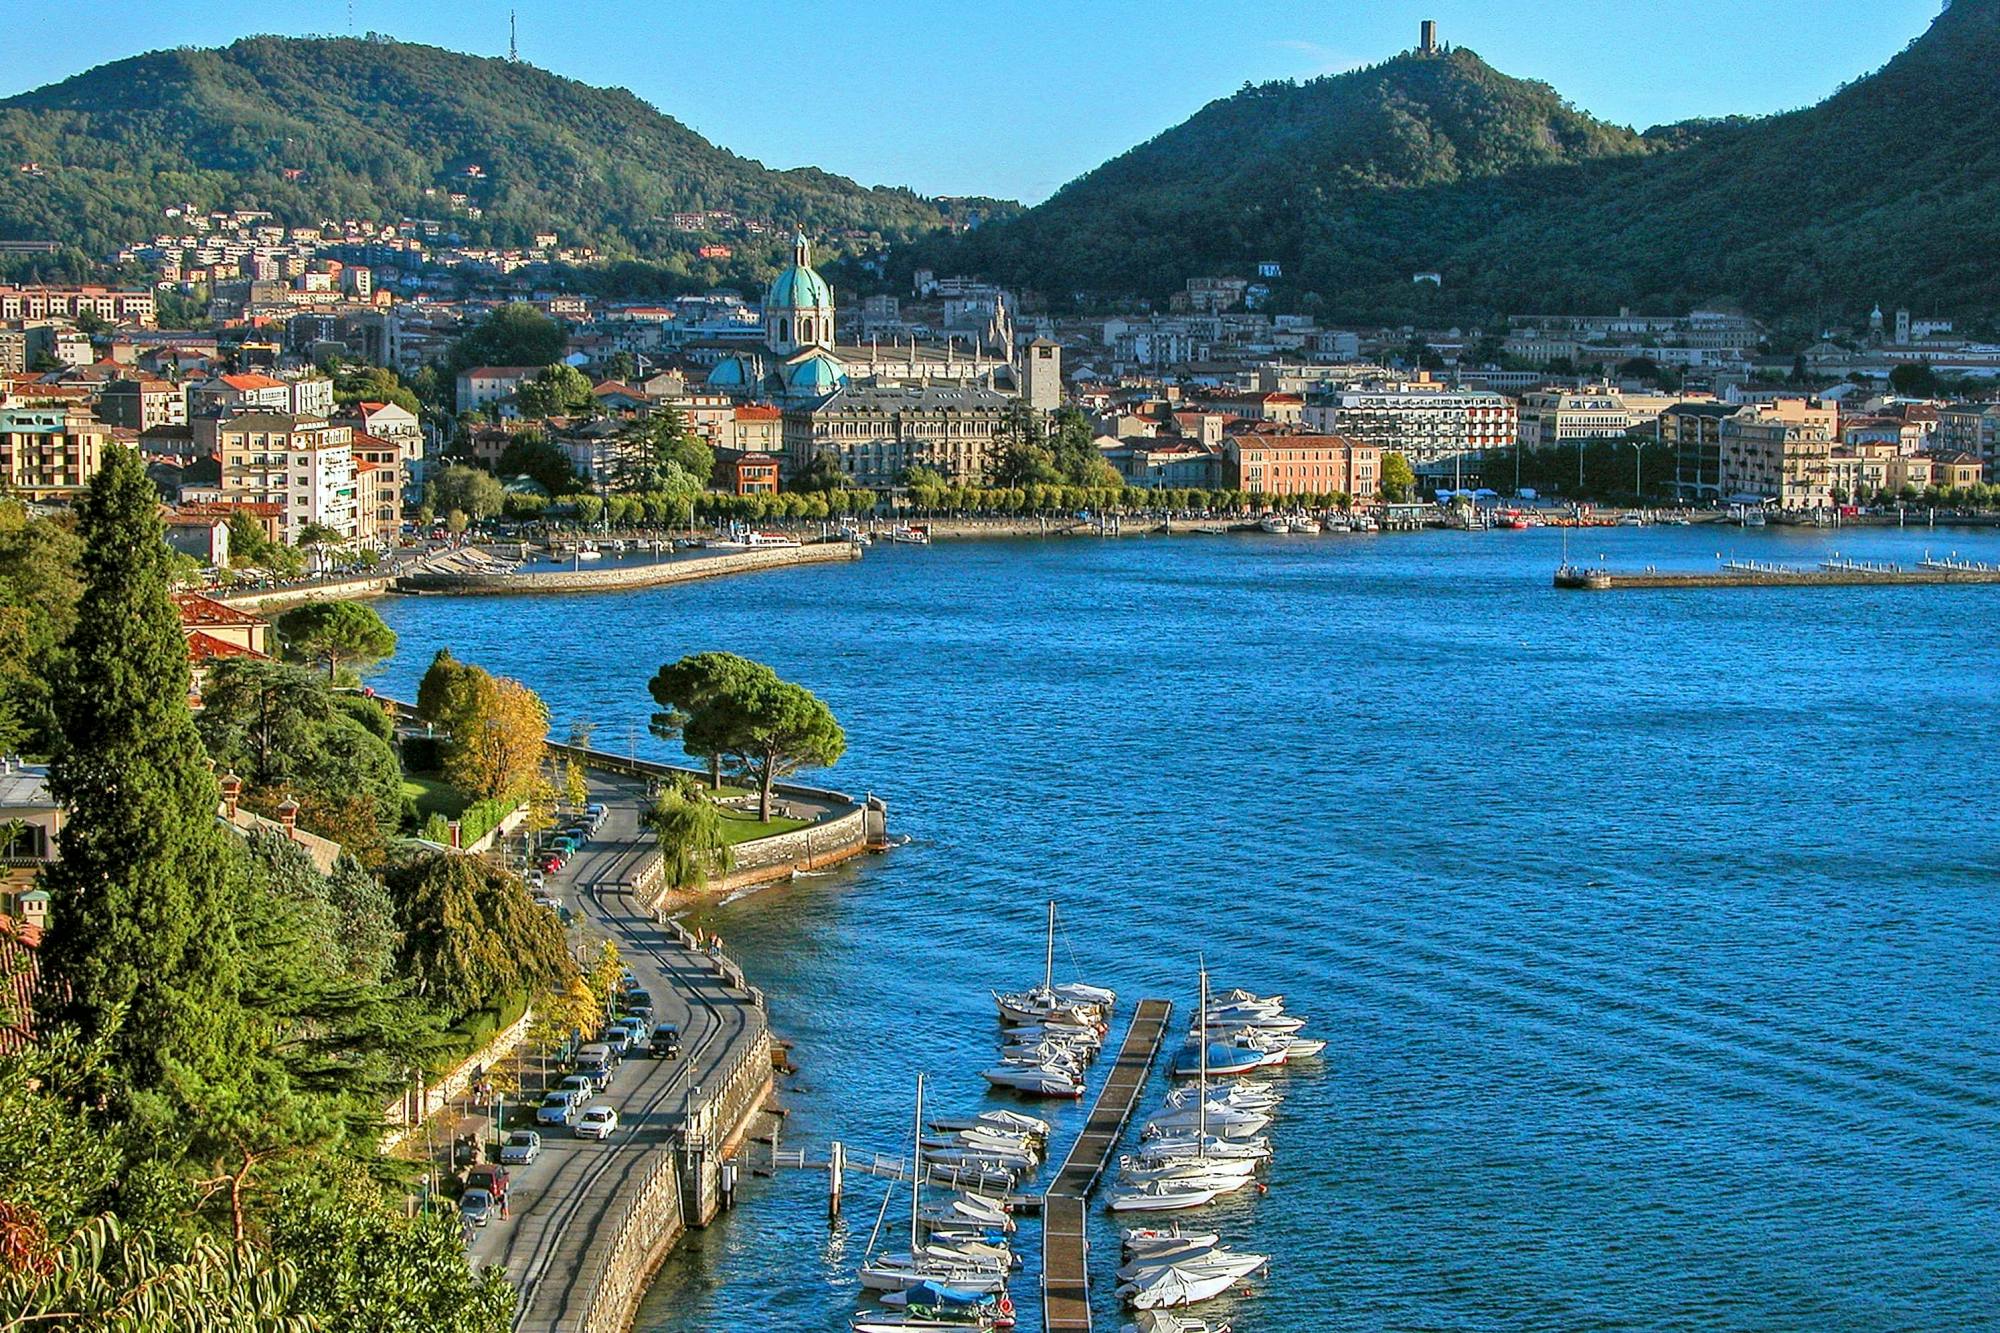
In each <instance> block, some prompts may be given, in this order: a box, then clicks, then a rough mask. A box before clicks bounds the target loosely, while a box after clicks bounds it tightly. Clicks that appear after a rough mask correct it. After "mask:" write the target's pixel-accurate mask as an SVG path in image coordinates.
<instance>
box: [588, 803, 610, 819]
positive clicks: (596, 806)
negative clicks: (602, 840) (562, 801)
mask: <svg viewBox="0 0 2000 1333" xmlns="http://www.w3.org/2000/svg"><path fill="white" fill-rule="evenodd" d="M583 813H584V814H586V815H588V816H590V817H591V818H592V819H602V818H604V816H605V815H607V814H609V813H610V812H609V811H608V810H606V809H605V806H604V802H602V801H592V802H591V803H590V804H588V805H586V806H584V807H583Z"/></svg>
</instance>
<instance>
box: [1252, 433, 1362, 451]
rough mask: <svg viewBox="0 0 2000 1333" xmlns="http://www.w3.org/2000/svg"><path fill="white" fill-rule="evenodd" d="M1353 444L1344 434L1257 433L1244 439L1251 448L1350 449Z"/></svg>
mask: <svg viewBox="0 0 2000 1333" xmlns="http://www.w3.org/2000/svg"><path fill="white" fill-rule="evenodd" d="M1354 444H1355V442H1354V441H1353V440H1351V439H1349V438H1348V437H1347V436H1345V435H1259V436H1257V437H1256V438H1255V439H1252V440H1248V441H1245V446H1246V447H1248V448H1253V449H1351V448H1353V447H1354Z"/></svg>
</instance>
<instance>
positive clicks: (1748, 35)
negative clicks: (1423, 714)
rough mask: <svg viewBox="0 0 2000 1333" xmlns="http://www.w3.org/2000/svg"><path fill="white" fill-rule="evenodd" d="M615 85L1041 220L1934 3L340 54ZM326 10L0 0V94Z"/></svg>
mask: <svg viewBox="0 0 2000 1333" xmlns="http://www.w3.org/2000/svg"><path fill="white" fill-rule="evenodd" d="M510 7H511V8H514V9H516V10H518V11H519V16H520V40H521V53H522V56H523V58H524V59H528V60H532V61H533V62H534V63H536V64H538V65H542V66H544V67H546V68H549V69H553V70H555V71H556V72H558V73H561V74H566V75H569V76H570V77H572V78H577V79H582V80H584V81H586V82H589V83H595V84H610V85H619V86H622V87H626V88H630V89H632V90H633V91H634V92H636V93H638V94H639V95H640V96H641V97H644V98H645V99H646V100H648V101H650V102H652V103H653V104H654V105H656V106H658V107H660V109H662V110H663V111H666V112H668V113H669V114H671V115H673V116H676V117H678V118H679V119H680V120H682V121H684V122H686V123H687V124H688V125H691V126H692V127H694V128H695V129H696V130H698V131H700V132H701V133H702V134H704V135H706V136H707V137H708V138H710V139H712V140H714V141H715V142H717V143H719V144H721V145H723V146H724V147H727V148H730V149H733V150H735V151H736V152H739V153H742V154H745V155H746V156H749V157H754V158H757V159H759V160H761V161H763V162H765V163H767V164H769V165H772V166H778V167H792V166H805V165H814V166H821V167H825V168H827V169H828V170H831V171H837V172H840V173H841V174H843V175H848V176H853V177H855V178H857V179H859V180H861V181H863V182H865V183H867V184H871V185H872V184H892V185H909V186H912V187H914V188H916V189H919V190H922V191H924V192H926V193H932V194H993V195H1002V196H1008V197H1013V198H1018V199H1025V200H1029V201H1033V200H1037V199H1041V198H1044V197H1046V196H1047V195H1048V194H1050V193H1051V192H1053V191H1054V190H1055V189H1057V188H1058V187H1059V186H1061V185H1062V184H1063V183H1064V182H1066V181H1068V180H1070V179H1072V178H1074V177H1076V176H1078V175H1080V174H1082V173H1083V172H1085V171H1087V170H1089V169H1090V168H1091V167H1093V166H1095V165H1097V164H1098V163H1099V162H1102V161H1103V160H1104V159H1105V158H1107V157H1111V156H1113V155H1115V154H1117V153H1119V152H1122V151H1123V150H1124V149H1126V148H1129V147H1130V146H1132V145H1133V144H1135V143H1138V142H1141V141H1142V140H1144V139H1147V138H1150V137H1151V136H1152V135H1154V134H1157V133H1158V132H1160V131H1161V130H1163V129H1165V128H1167V127H1168V126H1170V125H1173V124H1175V123H1177V122H1178V121H1180V120H1183V119H1185V118H1186V117H1187V116H1188V115H1189V114H1191V113H1192V112H1194V111H1195V110H1197V109H1199V108H1200V107H1201V106H1202V105H1203V104H1204V103H1206V102H1208V101H1210V100H1212V99H1214V98H1216V97H1220V96H1224V95H1226V94H1228V93H1230V92H1233V91H1234V90H1235V89H1236V88H1238V87H1240V86H1241V85H1242V84H1243V83H1244V82H1245V81H1246V80H1255V81H1261V80H1265V79H1280V78H1309V77H1312V76H1314V75H1317V74H1325V73H1333V72H1337V71H1339V70H1343V69H1348V68H1352V67H1353V66H1355V65H1362V64H1370V63H1373V62H1375V61H1377V60H1380V59H1383V58H1385V57H1387V56H1390V55H1393V54H1394V53H1395V52H1397V51H1398V50H1401V49H1403V48H1405V47H1408V46H1411V45H1414V44H1415V40H1416V32H1417V22H1418V20H1419V19H1421V18H1436V19H1437V20H1438V21H1439V24H1440V26H1441V29H1442V35H1443V37H1444V39H1445V40H1446V41H1449V42H1453V43H1455V44H1458V45H1461V46H1469V47H1471V48H1473V49H1474V50H1476V51H1478V52H1479V53H1480V55H1482V56H1484V57H1485V58H1486V59H1487V60H1488V61H1490V62H1491V63H1492V64H1494V65H1495V66H1497V67H1498V68H1500V69H1501V70H1503V71H1505V72H1507V73H1509V74H1514V75H1517V76H1520V77H1523V78H1534V79H1540V80H1543V81H1544V82H1547V83H1549V84H1552V85H1553V86H1554V87H1555V88H1556V89H1558V90H1559V91H1560V92H1562V93H1563V94H1564V95H1565V96H1567V97H1568V98H1569V99H1570V100H1571V101H1572V102H1574V103H1576V104H1577V105H1578V106H1580V107H1582V108H1583V109H1584V110H1586V111H1589V112H1591V113H1593V114H1595V115H1598V116H1601V117H1603V118H1605V119H1607V120H1612V121H1616V122H1619V123H1621V124H1629V125H1632V126H1634V127H1636V128H1639V129H1644V128H1645V127H1646V126H1648V125H1652V124H1657V123H1660V122H1664V121H1670V120H1679V119H1683V118H1685V117H1688V116H1697V115H1722V114H1727V113H1730V112H1745V113H1762V112H1770V111H1782V110H1787V109H1790V108H1793V107H1798V106H1804V105H1806V104H1809V103H1811V102H1815V101H1818V100H1819V99H1820V98H1822V97H1824V96H1825V95H1826V94H1827V93H1829V92H1831V91H1832V90H1833V89H1834V88H1836V87H1838V86H1839V85H1840V84H1842V83H1844V82H1847V81H1849V80H1851V79H1853V78H1855V77H1857V76H1859V75H1862V74H1865V73H1867V72H1868V71H1870V70H1872V69H1875V68H1877V67H1879V66H1880V65H1882V64H1883V63H1884V62H1885V61H1887V60H1888V59H1889V57H1890V56H1892V55H1893V54H1895V52H1897V51H1898V50H1900V49H1901V48H1902V47H1903V45H1904V44H1905V43H1907V42H1908V41H1909V40H1910V39H1911V38H1913V37H1915V36H1917V35H1918V34H1919V33H1921V32H1922V31H1923V30H1924V28H1925V27H1926V26H1927V25H1928V24H1929V22H1930V20H1931V19H1932V18H1933V17H1935V16H1936V14H1937V12H1938V9H1939V7H1940V6H1939V0H1673V2H1672V3H1659V2H1658V0H1483V2H1482V0H1291V2H1290V3H1282V2H1278V0H1270V2H1267V0H1207V2H1205V3H1203V2H1201V0H1070V2H1069V3H1057V2H1056V0H985V2H984V3H967V2H965V0H896V3H888V4H884V3H865V2H864V0H816V2H813V3H808V2H806V0H719V2H717V3H707V4H694V3H686V2H685V0H651V2H650V3H645V4H625V3H603V2H602V0H570V3H549V2H547V0H514V3H513V4H512V5H510V4H509V3H508V0H395V2H393V3H392V2H391V0H352V4H351V9H352V13H353V24H352V30H353V31H354V32H356V33H361V32H366V31H371V30H373V31H379V32H384V33H387V34H389V35H391V36H394V37H399V38H402V39H405V40H409V41H421V42H431V43H435V44H437V45H440V46H448V47H451V48H453V49H456V50H462V51H470V52H474V53H477V54H491V55H499V54H504V53H505V51H506V49H507V14H508V10H509V8H510ZM349 9H350V5H349V3H348V0H202V3H200V4H192V5H190V4H181V5H171V4H165V3H161V0H118V2H115V3H114V2H112V0H0V31H4V32H6V33H7V36H8V43H7V44H8V47H9V55H10V57H11V58H10V59H9V60H8V61H7V62H6V74H5V76H4V77H0V95H5V94H11V93H16V92H22V91H25V90H26V89H28V88H31V87H34V86H37V85H39V84H42V83H49V82H54V81H56V80H58V79H61V78H64V77H66V76H68V75H70V74H74V73H77V72H79V71H81V70H84V69H88V68H90V67H91V66H93V65H98V64H102V63H104V62H106V61H109V60H115V59H118V58H120V57H123V56H127V55H133V54H136V53H137V52H139V51H142V50H151V49H155V48H158V47H167V46H179V45H196V46H214V45H222V44H224V43H227V42H229V41H230V40H232V39H234V38H236V37H240V36H243V35H246V34H249V33H256V32H282V33H292V34H299V33H341V32H346V31H348V29H349V20H348V14H349Z"/></svg>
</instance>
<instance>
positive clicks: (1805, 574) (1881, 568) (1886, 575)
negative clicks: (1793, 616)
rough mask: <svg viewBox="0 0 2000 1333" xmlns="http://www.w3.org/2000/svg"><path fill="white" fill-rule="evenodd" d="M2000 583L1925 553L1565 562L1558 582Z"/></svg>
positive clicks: (1606, 585)
mask: <svg viewBox="0 0 2000 1333" xmlns="http://www.w3.org/2000/svg"><path fill="white" fill-rule="evenodd" d="M1984 583H2000V564H1988V563H1985V562H1983V561H1969V560H1933V559H1930V558H1928V557H1927V558H1925V559H1924V560H1921V561H1919V562H1918V563H1917V564H1914V565H1898V564H1890V563H1887V562H1882V561H1869V560H1827V561H1822V562H1821V563H1820V564H1818V565H1812V566H1800V565H1780V564H1774V563H1772V562H1770V561H1764V560H1728V561H1724V562H1723V563H1722V564H1721V565H1720V566H1718V567H1717V568H1715V569H1713V570H1656V569H1643V570H1614V569H1607V568H1603V567H1601V566H1596V567H1592V566H1583V565H1564V566H1562V567H1561V568H1559V569H1557V570H1556V574H1555V586H1556V587H1558V588H1571V589H1579V590H1585V591H1591V592H1602V591H1607V590H1609V589H1614V588H1900V587H1936V586H1943V585H1955V584H1984Z"/></svg>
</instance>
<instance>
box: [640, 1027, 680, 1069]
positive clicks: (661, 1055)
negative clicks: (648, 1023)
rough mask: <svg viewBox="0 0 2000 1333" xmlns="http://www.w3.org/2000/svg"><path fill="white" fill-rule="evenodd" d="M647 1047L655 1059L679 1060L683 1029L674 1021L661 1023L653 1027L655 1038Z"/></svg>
mask: <svg viewBox="0 0 2000 1333" xmlns="http://www.w3.org/2000/svg"><path fill="white" fill-rule="evenodd" d="M647 1049H648V1050H650V1051H652V1053H653V1058H654V1059H656V1060H657V1059H665V1060H678V1059H679V1058H680V1054H681V1030H680V1029H679V1028H678V1027H675V1026H674V1025H673V1024H672V1023H661V1024H659V1025H658V1026H657V1027H655V1028H654V1029H653V1039H652V1041H651V1042H650V1043H649V1044H648V1046H647Z"/></svg>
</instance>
